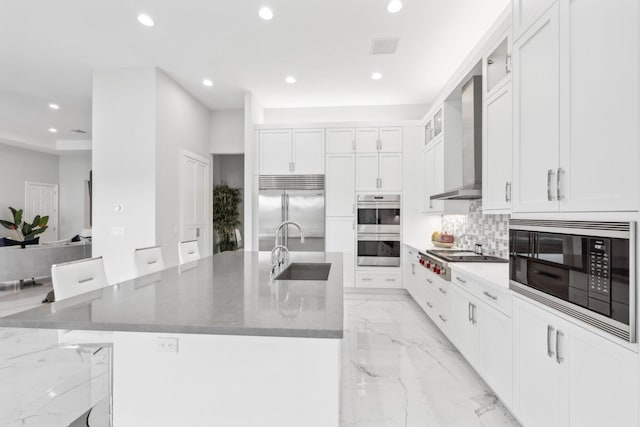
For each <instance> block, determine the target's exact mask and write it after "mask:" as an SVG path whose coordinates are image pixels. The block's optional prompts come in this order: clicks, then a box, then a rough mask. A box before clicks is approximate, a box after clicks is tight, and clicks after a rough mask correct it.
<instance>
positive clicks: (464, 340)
mask: <svg viewBox="0 0 640 427" xmlns="http://www.w3.org/2000/svg"><path fill="white" fill-rule="evenodd" d="M452 288H453V302H452V316H451V317H452V323H453V343H454V344H455V345H456V347H458V350H460V353H462V354H463V356H464V357H465V358H466V359H467V360H468V361H469V363H470V364H471V365H472V366H477V363H478V361H477V358H478V332H477V329H476V318H477V313H476V312H474V310H475V311H477V309H475V307H476V305H474V304H473V303H472V301H471V298H470V297H469V296H468V295H467V294H466V292H463V291H461V290H459V289H458V288H457V287H455V286H453V287H452Z"/></svg>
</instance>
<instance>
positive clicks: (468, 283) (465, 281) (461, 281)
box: [451, 270, 477, 295]
mask: <svg viewBox="0 0 640 427" xmlns="http://www.w3.org/2000/svg"><path fill="white" fill-rule="evenodd" d="M451 281H452V282H453V283H455V284H456V285H458V286H459V287H460V288H462V289H464V290H465V291H467V292H469V293H470V294H472V295H476V293H477V289H476V287H477V284H476V282H475V281H473V280H471V279H469V278H468V277H467V276H465V275H463V274H460V273H458V272H457V271H455V270H452V271H451Z"/></svg>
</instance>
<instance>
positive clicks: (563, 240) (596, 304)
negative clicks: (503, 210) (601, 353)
mask: <svg viewBox="0 0 640 427" xmlns="http://www.w3.org/2000/svg"><path fill="white" fill-rule="evenodd" d="M509 239H510V240H509V252H510V254H509V262H510V265H509V267H510V272H509V275H510V281H509V283H510V285H509V286H510V288H511V289H512V290H513V291H515V292H518V293H520V294H523V295H525V296H528V297H529V298H532V299H534V300H536V301H538V302H541V303H542V304H545V305H548V306H550V307H552V308H555V309H557V310H559V311H562V312H564V313H565V314H568V315H570V316H573V317H575V318H577V319H580V320H582V321H584V322H586V323H589V324H591V325H592V326H595V327H597V328H599V329H602V330H604V331H606V332H609V333H611V334H613V335H616V336H618V337H619V338H622V339H625V340H627V341H630V342H635V341H636V312H635V310H636V307H635V300H636V272H635V264H636V247H635V223H634V222H588V221H544V220H523V219H512V220H511V222H510V227H509Z"/></svg>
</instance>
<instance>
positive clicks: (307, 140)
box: [260, 129, 324, 175]
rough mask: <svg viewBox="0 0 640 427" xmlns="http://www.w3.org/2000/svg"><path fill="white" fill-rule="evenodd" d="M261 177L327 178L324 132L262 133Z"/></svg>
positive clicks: (289, 131) (287, 131)
mask: <svg viewBox="0 0 640 427" xmlns="http://www.w3.org/2000/svg"><path fill="white" fill-rule="evenodd" d="M260 174H262V175H292V174H295V175H305V174H324V129H296V130H293V131H292V130H290V129H277V130H263V131H261V132H260Z"/></svg>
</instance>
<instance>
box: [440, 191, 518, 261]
mask: <svg viewBox="0 0 640 427" xmlns="http://www.w3.org/2000/svg"><path fill="white" fill-rule="evenodd" d="M441 229H442V231H444V232H447V233H450V234H453V235H454V236H455V237H456V246H458V247H460V248H462V249H470V250H473V249H474V248H475V245H476V243H480V244H481V245H482V252H483V253H486V254H489V255H495V256H499V257H502V258H507V256H508V253H509V215H496V214H487V215H483V214H482V200H472V201H471V202H470V205H469V214H468V215H443V216H442V227H441Z"/></svg>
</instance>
